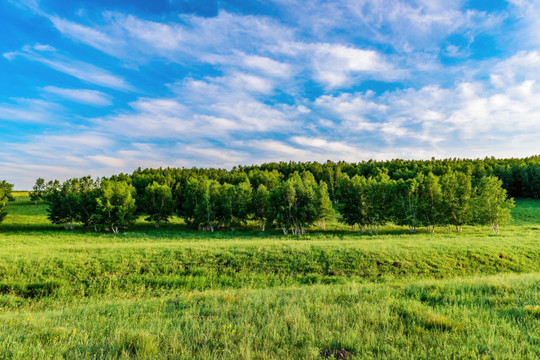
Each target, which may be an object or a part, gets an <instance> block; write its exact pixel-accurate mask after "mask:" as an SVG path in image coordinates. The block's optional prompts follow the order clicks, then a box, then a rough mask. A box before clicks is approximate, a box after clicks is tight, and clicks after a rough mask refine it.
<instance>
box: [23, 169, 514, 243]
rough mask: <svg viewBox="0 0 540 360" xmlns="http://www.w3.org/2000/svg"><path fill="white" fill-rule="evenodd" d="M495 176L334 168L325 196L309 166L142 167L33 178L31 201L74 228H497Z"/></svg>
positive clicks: (502, 196)
mask: <svg viewBox="0 0 540 360" xmlns="http://www.w3.org/2000/svg"><path fill="white" fill-rule="evenodd" d="M502 184H503V183H502V181H501V180H500V179H498V178H496V177H494V176H484V177H482V178H480V179H479V180H478V181H476V180H475V179H474V178H473V177H472V176H471V175H469V174H467V173H463V172H458V171H452V172H448V173H445V174H444V175H441V176H437V175H435V174H433V173H432V172H429V173H428V174H427V175H424V174H423V173H418V174H417V175H416V176H415V177H414V178H409V179H398V180H394V179H392V178H390V176H389V175H388V173H387V172H384V171H383V172H381V173H380V174H379V175H376V176H368V177H365V176H361V175H354V176H352V177H351V176H349V175H348V174H346V173H339V174H338V176H337V178H336V179H335V181H334V183H333V192H334V195H333V196H331V195H330V191H329V186H328V184H327V182H326V181H324V180H319V181H317V179H316V178H315V176H314V175H313V174H312V173H311V172H310V171H307V170H305V171H303V172H301V173H299V172H294V173H292V174H290V175H289V176H288V177H285V175H283V174H282V173H280V172H279V171H277V170H276V169H273V170H271V171H270V170H261V169H251V170H249V171H248V172H245V171H238V170H233V171H228V172H223V171H221V170H212V169H210V170H201V169H145V170H137V171H135V172H134V173H133V174H131V175H127V174H119V175H115V176H113V177H111V178H109V179H92V178H91V177H90V176H87V177H82V178H74V179H70V180H67V181H65V182H63V183H60V182H58V181H56V180H54V181H49V182H48V183H45V181H44V180H43V179H41V178H40V179H38V180H37V181H36V185H35V186H34V190H33V191H32V192H31V194H30V196H31V199H32V200H34V201H39V200H40V199H44V200H45V201H46V202H47V203H48V205H49V206H48V213H49V215H48V217H49V219H50V220H51V222H53V223H54V224H63V225H64V226H65V228H66V229H73V228H74V224H75V223H82V224H83V225H84V226H89V227H93V228H94V229H95V230H96V231H99V230H103V229H107V230H109V231H112V232H115V233H116V232H118V231H120V230H122V229H126V228H128V227H129V226H130V225H131V224H132V223H133V222H134V221H135V219H137V218H138V217H139V216H141V215H142V216H144V217H145V219H146V220H147V221H149V222H152V223H154V224H155V226H156V227H159V226H160V224H162V223H164V222H167V221H168V220H169V219H170V218H171V217H172V216H173V215H177V216H179V217H181V218H183V219H184V220H185V222H186V223H187V224H190V225H193V226H194V227H196V228H198V229H199V230H201V231H212V232H213V231H215V229H218V228H229V229H230V230H232V231H235V230H236V229H237V228H238V227H239V226H242V225H244V226H245V225H246V224H247V222H248V221H255V222H257V223H258V225H259V227H260V229H261V231H265V229H266V228H267V227H275V228H279V229H281V230H282V231H283V233H284V234H288V233H292V234H302V233H305V231H306V230H307V229H308V228H309V227H311V226H314V225H318V226H320V227H321V228H323V229H324V228H325V224H326V221H327V220H329V219H334V218H337V220H338V221H340V222H342V223H344V224H347V225H349V226H351V228H352V229H356V228H357V229H358V230H360V231H362V232H369V233H377V232H378V229H379V227H380V226H383V225H385V224H387V223H390V222H391V223H394V224H397V225H402V226H407V227H408V228H409V230H410V232H415V231H416V229H417V228H419V227H421V226H422V227H425V228H426V229H427V230H428V231H429V232H433V231H434V229H435V228H436V227H447V228H450V227H453V228H455V229H456V231H458V232H460V231H461V230H462V227H463V226H464V225H469V224H487V225H490V226H491V229H492V231H493V232H494V233H498V232H499V226H500V225H501V224H505V223H507V222H508V221H509V220H510V218H511V217H510V209H511V208H512V207H513V206H514V205H513V204H514V203H513V199H509V198H508V197H507V192H506V190H505V189H504V188H503V187H502Z"/></svg>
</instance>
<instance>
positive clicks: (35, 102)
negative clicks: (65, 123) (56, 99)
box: [0, 98, 62, 123]
mask: <svg viewBox="0 0 540 360" xmlns="http://www.w3.org/2000/svg"><path fill="white" fill-rule="evenodd" d="M12 100H13V102H12V103H0V119H4V120H7V121H12V122H36V123H47V122H51V121H52V120H53V119H54V118H58V116H57V115H55V114H57V113H58V112H61V110H62V107H61V106H59V105H57V104H55V103H52V102H49V101H45V100H40V99H20V98H18V99H12Z"/></svg>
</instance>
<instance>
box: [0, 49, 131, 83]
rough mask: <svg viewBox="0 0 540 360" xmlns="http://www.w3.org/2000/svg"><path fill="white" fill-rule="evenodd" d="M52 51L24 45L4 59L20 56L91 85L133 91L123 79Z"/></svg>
mask: <svg viewBox="0 0 540 360" xmlns="http://www.w3.org/2000/svg"><path fill="white" fill-rule="evenodd" d="M52 49H53V48H52V47H50V46H47V45H41V44H37V45H35V46H28V45H26V46H24V47H23V48H22V50H21V51H17V52H9V53H4V57H6V58H7V59H9V60H13V59H14V58H15V57H16V56H22V57H25V58H27V59H28V60H31V61H36V62H39V63H42V64H44V65H47V66H49V67H50V68H52V69H54V70H57V71H60V72H63V73H65V74H68V75H71V76H73V77H76V78H77V79H80V80H83V81H86V82H89V83H92V84H96V85H100V86H104V87H110V88H113V89H117V90H133V87H132V86H131V85H130V84H128V83H127V82H126V81H125V80H124V79H123V78H121V77H119V76H117V75H114V74H112V73H110V72H108V71H107V70H104V69H102V68H99V67H97V66H94V65H91V64H88V63H85V62H82V61H78V60H72V59H70V58H68V57H66V56H64V55H61V54H59V53H57V52H53V51H52ZM43 53H46V54H43Z"/></svg>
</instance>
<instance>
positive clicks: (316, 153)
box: [0, 0, 540, 189]
mask: <svg viewBox="0 0 540 360" xmlns="http://www.w3.org/2000/svg"><path fill="white" fill-rule="evenodd" d="M0 33H1V34H2V36H1V37H0V55H1V56H0V77H1V79H2V81H0V133H1V134H2V135H1V137H0V179H6V180H8V181H10V182H13V183H15V186H16V188H19V189H25V188H26V189H27V188H31V186H32V184H33V183H34V181H35V179H36V178H37V177H44V178H46V179H53V178H58V179H66V178H69V177H75V176H83V175H87V174H91V175H93V176H105V175H111V174H114V173H118V172H121V171H123V172H131V171H133V170H134V169H136V168H137V167H143V168H144V167H159V166H175V167H181V166H185V167H191V166H199V167H210V166H212V167H225V168H230V167H232V166H234V165H237V164H259V163H262V162H268V161H288V160H295V161H319V162H324V161H326V160H328V159H330V160H346V161H352V162H356V161H362V160H368V159H377V160H384V159H392V158H406V159H429V158H431V157H436V158H444V157H471V158H477V157H485V156H496V157H522V156H530V155H535V154H539V153H540V151H539V150H540V148H539V145H538V144H539V136H540V82H539V80H540V3H539V2H538V1H534V0H509V1H498V0H493V1H488V0H475V1H464V0H463V1H462V0H456V1H442V0H410V1H399V0H356V1H353V0H336V1H318V0H313V1H309V2H305V1H299V0H273V1H272V0H260V1H241V0H229V1H204V0H202V1H201V0H199V1H191V0H154V1H146V0H137V1H134V0H130V1H121V0H114V1H113V0H107V1H105V0H93V1H83V0H73V1H59V0H41V1H39V0H19V1H16V0H7V1H2V2H0Z"/></svg>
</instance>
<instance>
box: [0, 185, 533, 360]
mask: <svg viewBox="0 0 540 360" xmlns="http://www.w3.org/2000/svg"><path fill="white" fill-rule="evenodd" d="M45 209H46V205H44V204H38V205H35V204H31V203H30V202H29V200H28V198H27V197H26V194H24V193H19V194H17V201H16V202H14V203H10V204H9V207H8V211H9V215H8V217H7V218H6V222H5V223H3V224H1V225H0V358H2V359H3V358H7V359H28V358H38V359H51V358H69V359H75V358H77V359H79V358H81V359H85V358H86V359H102V358H110V359H117V358H118V359H121V358H126V359H127V358H141V359H161V358H170V359H212V358H222V359H276V358H277V359H291V358H293V359H316V358H336V357H339V356H345V357H349V356H350V357H352V358H358V359H368V358H380V359H411V358H414V359H434V358H437V359H439V358H440V359H481V358H486V359H517V358H520V359H537V358H540V337H539V335H538V334H540V242H539V241H538V230H540V225H539V224H540V202H538V201H533V200H520V201H518V202H517V207H516V208H515V209H514V221H513V223H512V224H511V225H509V226H508V227H505V228H503V231H502V233H501V234H498V235H491V234H490V233H489V228H483V227H469V228H466V229H464V232H463V233H460V234H458V233H455V232H448V231H446V230H444V229H440V230H439V231H438V233H436V234H427V233H423V232H421V233H418V234H412V235H411V234H406V233H405V231H403V229H401V228H399V227H395V226H392V225H390V226H387V227H385V228H384V229H382V230H381V234H380V235H377V236H369V235H365V234H360V233H354V232H350V231H348V229H345V228H343V227H341V226H340V225H338V224H330V229H331V230H329V231H316V230H313V231H312V232H310V233H308V234H306V235H303V236H283V235H281V234H279V232H277V231H276V232H266V233H261V232H258V231H256V230H254V229H255V226H254V227H253V228H248V229H246V230H245V231H237V232H234V233H231V232H229V231H218V232H216V233H213V234H210V233H200V232H197V231H195V230H193V229H190V228H189V227H187V226H186V225H185V224H183V223H182V222H181V221H178V220H176V219H175V220H174V221H173V223H172V224H169V225H167V226H165V227H164V228H163V229H160V230H155V229H153V227H152V225H147V224H144V223H142V222H141V223H138V224H137V225H136V227H135V228H134V229H133V230H132V231H130V232H127V233H124V234H120V235H116V236H115V235H113V234H108V233H94V232H92V231H86V230H84V229H77V230H75V231H73V232H68V231H65V230H63V229H62V228H61V227H57V226H53V225H50V224H49V223H48V222H47V220H46V212H45Z"/></svg>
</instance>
